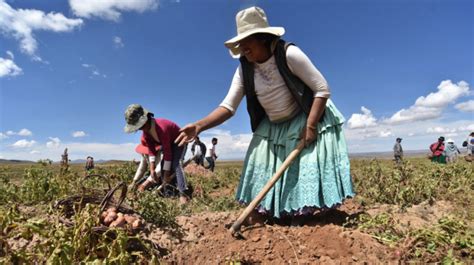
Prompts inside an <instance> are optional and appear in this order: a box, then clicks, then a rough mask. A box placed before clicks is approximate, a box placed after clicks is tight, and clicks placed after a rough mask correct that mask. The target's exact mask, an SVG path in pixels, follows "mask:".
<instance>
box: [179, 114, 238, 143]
mask: <svg viewBox="0 0 474 265" xmlns="http://www.w3.org/2000/svg"><path fill="white" fill-rule="evenodd" d="M230 117H232V112H231V111H230V110H228V109H226V108H224V107H217V108H216V109H215V110H213V111H212V112H211V113H209V115H207V116H206V117H205V118H204V119H201V120H199V121H197V122H194V123H191V124H188V125H186V126H184V127H183V128H182V129H181V130H180V134H179V135H178V137H177V138H176V140H175V143H177V144H178V145H179V146H182V145H183V144H185V143H186V142H190V141H193V140H194V139H195V138H196V136H197V135H198V134H199V133H201V132H203V131H205V130H207V129H210V128H213V127H215V126H217V125H219V124H222V123H223V122H225V121H226V120H228V119H229V118H230Z"/></svg>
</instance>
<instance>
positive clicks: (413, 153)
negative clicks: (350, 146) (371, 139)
mask: <svg viewBox="0 0 474 265" xmlns="http://www.w3.org/2000/svg"><path fill="white" fill-rule="evenodd" d="M427 154H428V151H425V150H406V151H403V155H404V157H424V156H426V155H427ZM349 157H350V158H380V159H392V158H393V152H366V153H349Z"/></svg>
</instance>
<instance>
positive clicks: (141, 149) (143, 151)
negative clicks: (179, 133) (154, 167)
mask: <svg viewBox="0 0 474 265" xmlns="http://www.w3.org/2000/svg"><path fill="white" fill-rule="evenodd" d="M155 150H156V151H160V150H161V145H157V146H155ZM135 151H136V152H137V153H139V154H142V155H153V154H152V153H151V152H150V150H149V149H148V146H145V145H143V144H139V145H137V147H135Z"/></svg>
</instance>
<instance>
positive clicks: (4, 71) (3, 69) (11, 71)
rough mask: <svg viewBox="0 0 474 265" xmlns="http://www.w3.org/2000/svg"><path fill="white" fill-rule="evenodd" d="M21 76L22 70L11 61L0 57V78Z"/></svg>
mask: <svg viewBox="0 0 474 265" xmlns="http://www.w3.org/2000/svg"><path fill="white" fill-rule="evenodd" d="M21 74H23V70H22V69H21V68H20V67H19V66H18V65H16V64H15V62H14V61H13V59H7V58H2V57H0V77H5V76H17V75H21Z"/></svg>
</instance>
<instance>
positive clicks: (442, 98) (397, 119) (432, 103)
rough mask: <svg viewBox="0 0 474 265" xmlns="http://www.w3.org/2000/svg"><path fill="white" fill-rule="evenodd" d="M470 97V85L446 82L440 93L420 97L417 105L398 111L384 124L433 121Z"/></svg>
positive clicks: (442, 83) (462, 82)
mask: <svg viewBox="0 0 474 265" xmlns="http://www.w3.org/2000/svg"><path fill="white" fill-rule="evenodd" d="M465 95H469V84H468V83H467V82H465V81H460V82H458V83H457V84H453V83H452V82H451V80H444V81H442V82H441V83H440V84H439V86H438V92H435V93H430V94H429V95H428V96H426V97H424V96H421V97H419V98H418V99H417V100H416V101H415V104H414V105H413V106H411V107H409V108H408V109H404V108H403V109H401V110H399V111H397V112H396V113H395V114H393V115H392V117H390V118H388V119H385V120H384V121H383V122H384V123H388V124H400V123H404V122H413V121H423V120H431V119H435V118H439V117H441V115H442V113H443V109H444V108H445V107H446V106H448V105H449V104H451V103H454V102H455V101H456V100H457V99H458V98H460V97H462V96H465Z"/></svg>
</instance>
